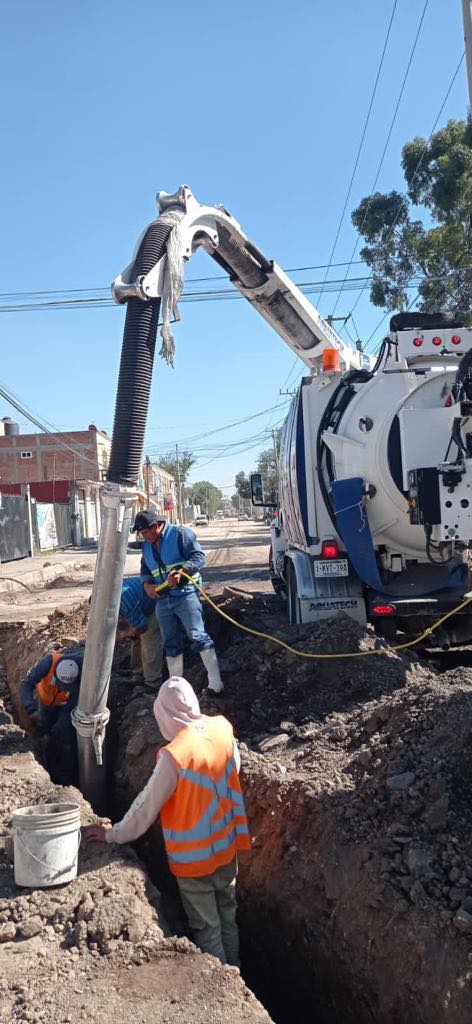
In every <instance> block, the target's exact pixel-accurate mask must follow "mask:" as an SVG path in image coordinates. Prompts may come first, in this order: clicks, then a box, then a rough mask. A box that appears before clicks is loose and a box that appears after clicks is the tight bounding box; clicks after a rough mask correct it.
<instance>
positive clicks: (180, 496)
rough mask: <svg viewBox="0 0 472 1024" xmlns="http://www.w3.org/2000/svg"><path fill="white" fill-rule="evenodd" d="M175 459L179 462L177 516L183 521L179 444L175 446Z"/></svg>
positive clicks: (180, 521)
mask: <svg viewBox="0 0 472 1024" xmlns="http://www.w3.org/2000/svg"><path fill="white" fill-rule="evenodd" d="M175 461H176V463H177V516H178V520H179V523H182V522H183V518H184V516H183V511H182V484H181V482H180V462H179V446H178V444H176V446H175Z"/></svg>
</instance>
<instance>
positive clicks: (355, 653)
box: [180, 569, 472, 660]
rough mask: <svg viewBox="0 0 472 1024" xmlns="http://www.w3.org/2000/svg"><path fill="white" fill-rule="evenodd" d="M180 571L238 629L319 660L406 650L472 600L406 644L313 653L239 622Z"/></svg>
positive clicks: (458, 606) (467, 597) (468, 596)
mask: <svg viewBox="0 0 472 1024" xmlns="http://www.w3.org/2000/svg"><path fill="white" fill-rule="evenodd" d="M180 573H181V575H182V576H184V577H185V579H187V580H189V581H190V582H191V583H194V586H195V587H196V588H197V590H198V591H199V592H200V594H201V596H202V597H203V599H204V600H205V601H206V602H207V603H208V604H209V605H211V607H212V608H213V609H214V611H215V612H217V613H218V615H221V618H222V619H226V621H227V622H230V623H231V625H232V626H236V628H237V629H241V630H243V632H244V633H250V634H251V636H259V637H261V639H262V640H271V641H272V643H274V644H278V646H279V647H283V648H284V650H286V651H288V652H289V653H290V654H296V655H297V656H298V657H299V658H310V659H313V660H318V659H321V658H322V659H323V660H325V659H329V660H331V659H333V658H367V657H368V656H369V655H370V654H390V653H392V652H395V651H404V650H406V648H407V647H414V646H415V644H419V643H420V642H421V640H425V639H426V637H428V636H431V633H434V630H435V629H437V628H438V626H442V624H443V622H446V619H450V618H451V616H452V615H457V613H458V612H460V611H462V609H463V608H465V607H466V606H467V605H468V604H470V603H471V601H472V593H470V594H468V595H467V596H466V597H465V598H464V600H463V601H461V603H460V604H458V605H456V607H455V608H452V610H451V611H450V612H446V615H442V616H441V618H440V619H437V621H436V622H435V623H434V624H433V625H432V626H430V627H429V628H428V629H425V630H424V631H423V633H420V635H419V636H417V637H416V638H415V639H414V640H408V641H407V642H406V643H404V644H395V646H393V647H376V648H374V649H372V650H370V651H350V652H349V653H346V654H313V653H312V652H311V651H297V649H296V647H291V645H290V644H286V643H285V641H284V640H279V638H278V637H276V636H271V635H270V633H262V632H261V631H260V630H259V629H251V627H250V626H243V624H242V622H237V621H236V619H233V618H232V617H231V615H227V614H226V612H224V611H222V609H221V608H218V605H217V604H215V602H214V601H212V600H211V597H208V594H205V591H204V590H203V589H202V587H199V585H198V583H195V582H194V581H193V580H192V579H191V577H190V576H189V575H188V574H187V573H186V572H184V571H183V569H181V570H180Z"/></svg>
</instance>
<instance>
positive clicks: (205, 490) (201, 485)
mask: <svg viewBox="0 0 472 1024" xmlns="http://www.w3.org/2000/svg"><path fill="white" fill-rule="evenodd" d="M186 496H187V500H188V501H190V503H191V504H192V505H200V508H201V510H202V512H205V513H206V515H207V516H214V514H215V512H216V510H217V508H221V503H222V501H223V494H222V492H221V491H220V488H219V487H215V485H214V484H211V483H210V481H209V480H199V481H198V483H196V484H192V485H191V486H190V487H187V488H186Z"/></svg>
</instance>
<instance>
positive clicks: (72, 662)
mask: <svg viewBox="0 0 472 1024" xmlns="http://www.w3.org/2000/svg"><path fill="white" fill-rule="evenodd" d="M81 674H82V661H81V659H79V658H74V657H71V656H70V655H69V656H68V655H67V654H66V655H64V657H63V658H60V659H59V661H58V662H57V665H56V667H55V669H54V676H55V679H56V682H58V683H59V684H60V685H61V686H63V687H65V688H66V689H67V688H68V687H70V686H73V685H74V683H78V682H79V679H80V676H81Z"/></svg>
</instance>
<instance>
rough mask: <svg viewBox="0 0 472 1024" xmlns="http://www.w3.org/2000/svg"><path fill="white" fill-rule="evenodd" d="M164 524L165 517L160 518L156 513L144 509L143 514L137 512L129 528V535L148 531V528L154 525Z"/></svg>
mask: <svg viewBox="0 0 472 1024" xmlns="http://www.w3.org/2000/svg"><path fill="white" fill-rule="evenodd" d="M166 522H167V519H166V517H165V516H160V515H158V513H156V512H151V509H150V508H145V509H144V510H143V512H138V514H137V516H136V518H135V520H134V523H133V526H132V528H131V533H135V531H136V530H149V527H150V526H154V523H166Z"/></svg>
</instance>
